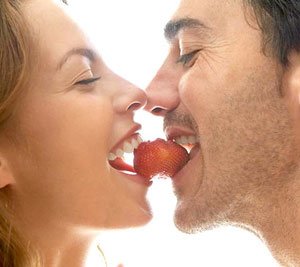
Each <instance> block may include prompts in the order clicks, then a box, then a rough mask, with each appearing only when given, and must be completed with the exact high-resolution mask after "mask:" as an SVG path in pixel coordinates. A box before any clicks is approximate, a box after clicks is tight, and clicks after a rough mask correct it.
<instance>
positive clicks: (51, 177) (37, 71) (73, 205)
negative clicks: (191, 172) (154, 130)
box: [9, 0, 151, 228]
mask: <svg viewBox="0 0 300 267" xmlns="http://www.w3.org/2000/svg"><path fill="white" fill-rule="evenodd" d="M62 7H63V4H61V3H55V2H54V1H52V0H43V1H40V0H30V1H26V3H25V4H24V6H23V10H24V12H25V16H26V18H27V20H28V22H29V25H30V27H31V29H32V30H33V37H34V40H33V41H34V46H33V48H32V49H33V51H34V52H36V54H37V58H36V59H34V63H35V64H36V66H35V68H34V69H33V72H32V78H31V86H30V88H28V91H27V93H26V94H25V96H24V98H23V99H22V100H21V104H20V107H19V109H18V112H17V115H16V117H17V121H18V127H17V133H16V138H17V144H16V147H15V149H14V150H12V149H10V151H11V152H10V153H9V160H10V163H11V164H10V165H11V168H12V172H13V174H14V179H15V184H14V185H13V186H12V191H13V192H14V198H15V202H16V207H17V208H18V212H19V214H24V216H23V217H25V216H26V218H27V219H28V223H30V224H31V225H32V224H34V223H35V222H34V220H35V217H38V218H39V219H38V220H39V223H44V224H49V223H52V224H53V223H55V222H59V223H60V224H63V223H67V224H70V225H74V226H80V225H81V226H86V227H93V228H94V227H95V228H99V227H123V226H124V227H125V226H134V225H140V224H144V223H146V222H148V221H149V220H150V218H151V215H150V210H149V207H148V204H147V201H146V199H145V194H146V192H147V187H148V185H145V184H143V180H142V179H141V177H138V176H132V177H131V176H129V175H125V174H123V173H121V172H119V171H117V170H115V169H113V168H112V167H111V166H110V165H109V163H108V155H109V153H110V152H116V150H117V148H123V145H124V141H126V140H128V141H129V142H131V141H132V139H134V138H136V136H134V135H133V134H134V133H135V132H136V131H137V130H138V128H139V126H138V125H137V124H135V123H134V122H133V111H134V110H136V109H137V108H139V107H141V106H143V105H144V104H145V101H146V98H145V94H144V92H143V91H141V90H139V89H138V88H136V87H135V86H134V85H132V84H130V83H129V82H127V81H125V80H124V79H122V78H120V77H118V76H117V75H116V74H114V73H113V72H112V71H111V70H110V69H109V68H108V67H107V66H106V65H105V64H104V62H103V61H102V60H101V58H100V57H99V55H98V54H97V53H96V52H95V51H94V49H93V47H92V46H91V44H90V43H89V41H88V40H87V39H86V37H85V35H84V34H83V32H82V31H81V30H80V29H79V27H78V26H77V25H76V24H75V23H74V22H73V21H72V20H71V19H70V17H69V16H68V15H66V13H65V11H63V8H62ZM99 27H101V25H99ZM58 218H59V220H57V219H58Z"/></svg>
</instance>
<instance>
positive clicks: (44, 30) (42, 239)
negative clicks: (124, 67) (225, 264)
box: [0, 0, 300, 267]
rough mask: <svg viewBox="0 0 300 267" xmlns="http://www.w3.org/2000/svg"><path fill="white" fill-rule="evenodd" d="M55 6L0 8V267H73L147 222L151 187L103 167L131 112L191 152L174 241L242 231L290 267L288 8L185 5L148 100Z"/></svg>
mask: <svg viewBox="0 0 300 267" xmlns="http://www.w3.org/2000/svg"><path fill="white" fill-rule="evenodd" d="M62 2H63V1H53V0H43V1H39V0H30V1H24V0H1V2H0V19H1V23H0V29H1V30H0V35H1V36H0V39H1V43H0V71H1V76H0V77H1V87H0V125H1V131H0V188H1V189H0V198H1V201H0V209H1V213H0V243H1V245H0V247H1V250H0V261H1V266H10V267H13V266H22V267H25V266H36V267H38V266H46V267H49V266H59V267H61V266H73V267H76V266H83V265H84V261H85V256H86V252H87V250H88V249H89V246H90V244H91V243H92V242H93V240H94V238H95V237H96V236H97V234H98V233H99V231H101V230H102V229H111V228H122V227H132V226H139V225H143V224H146V223H147V222H149V220H151V212H150V208H149V205H148V203H147V200H146V198H145V195H146V192H147V188H148V183H145V182H144V180H143V179H142V178H141V177H140V176H139V175H134V176H130V175H127V174H124V173H122V172H120V171H118V170H116V169H114V168H113V167H112V166H110V165H109V162H108V155H111V153H112V154H118V153H119V155H121V154H122V149H123V146H124V143H125V142H129V143H132V144H134V145H136V143H137V142H140V138H139V136H138V134H137V131H138V130H139V129H140V126H139V125H137V124H135V123H134V121H133V115H134V112H135V111H136V110H138V109H140V108H142V107H145V108H146V110H148V111H150V112H152V113H153V114H154V115H159V116H163V117H164V128H165V132H166V135H167V138H168V139H177V138H180V137H184V136H195V137H196V142H197V143H198V145H196V146H195V149H193V153H192V154H193V155H191V160H190V161H189V162H188V164H187V165H186V166H185V167H184V168H183V169H182V170H181V171H180V172H179V173H178V174H177V175H176V176H175V177H174V178H173V184H174V190H175V193H176V196H177V207H176V211H175V217H174V218H175V224H176V225H177V227H178V228H179V229H180V230H182V231H184V232H195V231H199V230H200V231H201V230H205V229H209V228H211V227H212V226H215V225H218V224H224V223H225V224H228V223H229V224H233V225H239V226H241V227H245V228H247V229H249V230H250V231H253V232H255V233H256V234H258V235H259V236H260V237H261V238H262V239H263V240H264V241H265V242H266V244H267V246H268V247H269V249H270V251H271V252H272V254H273V256H274V257H275V258H276V259H277V261H278V262H279V263H280V264H281V265H282V266H300V229H299V224H298V222H299V221H300V214H299V209H300V158H299V156H300V138H299V137H300V3H299V2H298V0H278V1H268V0H262V1H254V0H253V1H252V0H239V1H234V0H228V1H223V0H214V1H210V0H182V1H181V3H180V6H179V8H178V10H177V11H176V13H175V14H174V16H173V17H172V19H171V20H170V22H169V23H168V24H167V25H166V27H165V36H166V38H167V40H168V41H169V43H170V53H169V55H168V57H167V58H166V60H165V62H164V64H163V65H162V67H161V68H160V69H159V71H158V73H157V75H156V76H155V77H154V79H153V81H152V82H151V83H150V85H149V87H148V88H147V90H146V93H147V97H146V95H145V93H144V92H143V91H141V90H140V89H138V88H136V87H135V86H134V85H133V84H131V83H129V82H127V81H125V80H124V79H122V78H121V77H119V76H117V75H116V74H114V73H113V72H112V71H111V70H110V69H109V68H108V67H107V66H106V65H105V63H104V62H103V61H102V59H101V58H100V57H99V55H98V54H97V52H96V51H95V50H94V49H93V48H92V46H91V44H90V43H89V41H88V40H87V39H86V37H85V35H84V34H83V32H82V31H81V30H80V29H79V28H78V26H77V25H76V24H75V23H74V22H73V21H72V20H71V19H70V17H69V16H68V15H67V13H66V12H65V11H64V9H65V8H66V7H65V4H63V3H62ZM216 10H217V12H216Z"/></svg>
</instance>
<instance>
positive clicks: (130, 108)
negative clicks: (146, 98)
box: [127, 102, 141, 111]
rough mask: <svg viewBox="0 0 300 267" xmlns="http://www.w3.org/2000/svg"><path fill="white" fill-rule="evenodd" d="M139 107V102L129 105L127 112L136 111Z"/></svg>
mask: <svg viewBox="0 0 300 267" xmlns="http://www.w3.org/2000/svg"><path fill="white" fill-rule="evenodd" d="M140 107H141V103H140V102H134V103H132V104H130V105H129V106H128V107H127V110H128V111H133V110H137V109H139V108H140Z"/></svg>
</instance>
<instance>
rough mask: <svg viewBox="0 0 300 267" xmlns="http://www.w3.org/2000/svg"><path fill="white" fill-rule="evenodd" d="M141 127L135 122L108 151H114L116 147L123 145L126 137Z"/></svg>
mask: <svg viewBox="0 0 300 267" xmlns="http://www.w3.org/2000/svg"><path fill="white" fill-rule="evenodd" d="M141 128H142V126H141V125H140V124H135V125H134V126H133V127H132V128H131V129H130V130H129V131H128V132H127V133H126V134H125V135H124V136H123V137H122V138H121V139H120V140H119V141H118V142H117V143H116V144H115V145H114V146H113V147H112V148H111V149H110V152H114V151H116V150H117V149H118V148H120V147H121V145H123V143H124V142H125V140H126V139H128V138H129V137H131V136H133V135H134V134H136V133H137V131H139V130H140V129H141Z"/></svg>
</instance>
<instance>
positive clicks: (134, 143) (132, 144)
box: [108, 135, 143, 160]
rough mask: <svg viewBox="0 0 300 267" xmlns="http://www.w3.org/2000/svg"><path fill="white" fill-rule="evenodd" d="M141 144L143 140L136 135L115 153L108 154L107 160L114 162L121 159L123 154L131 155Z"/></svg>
mask: <svg viewBox="0 0 300 267" xmlns="http://www.w3.org/2000/svg"><path fill="white" fill-rule="evenodd" d="M142 142H143V139H142V138H141V137H140V136H139V135H138V136H136V137H133V138H132V139H131V140H126V141H125V142H124V143H123V148H118V149H117V150H116V151H115V152H113V153H112V152H111V153H109V154H108V160H115V159H116V158H122V157H123V155H124V153H132V152H133V150H134V149H135V148H137V147H138V146H139V144H140V143H142Z"/></svg>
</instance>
